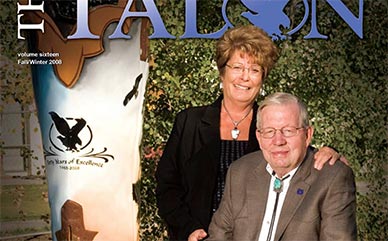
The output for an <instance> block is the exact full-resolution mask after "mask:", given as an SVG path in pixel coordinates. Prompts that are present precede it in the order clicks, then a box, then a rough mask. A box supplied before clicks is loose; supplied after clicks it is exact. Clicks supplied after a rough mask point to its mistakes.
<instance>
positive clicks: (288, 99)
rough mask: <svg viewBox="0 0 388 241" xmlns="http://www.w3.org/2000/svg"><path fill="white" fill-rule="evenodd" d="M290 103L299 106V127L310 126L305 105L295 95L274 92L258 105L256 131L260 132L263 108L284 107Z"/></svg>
mask: <svg viewBox="0 0 388 241" xmlns="http://www.w3.org/2000/svg"><path fill="white" fill-rule="evenodd" d="M292 103H296V104H297V105H298V106H299V124H300V125H301V127H308V126H309V125H310V124H309V114H308V112H307V107H306V104H305V103H304V102H303V101H301V100H300V99H299V98H298V97H296V96H295V95H292V94H289V93H284V92H276V93H273V94H270V95H269V96H267V97H266V98H265V99H264V100H263V101H262V102H261V103H260V107H259V110H258V111H257V122H256V127H257V129H259V130H260V128H261V120H260V114H261V111H262V110H263V109H264V108H265V107H267V106H271V105H285V104H292Z"/></svg>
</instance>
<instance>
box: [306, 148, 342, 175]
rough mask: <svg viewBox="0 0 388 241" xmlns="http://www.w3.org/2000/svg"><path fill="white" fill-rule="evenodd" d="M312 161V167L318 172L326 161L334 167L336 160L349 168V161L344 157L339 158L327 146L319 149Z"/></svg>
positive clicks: (337, 154)
mask: <svg viewBox="0 0 388 241" xmlns="http://www.w3.org/2000/svg"><path fill="white" fill-rule="evenodd" d="M314 159H315V162H314V167H315V168H316V169H318V170H321V169H322V167H323V165H324V164H325V163H326V162H328V161H329V164H330V165H334V163H335V162H336V161H337V160H340V161H342V162H343V163H345V164H346V165H348V166H349V161H348V160H347V159H346V158H345V157H344V156H341V155H340V154H339V153H338V152H336V151H335V150H334V149H332V148H330V147H327V146H324V147H322V148H321V149H319V151H318V152H317V153H315V155H314Z"/></svg>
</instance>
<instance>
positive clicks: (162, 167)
mask: <svg viewBox="0 0 388 241" xmlns="http://www.w3.org/2000/svg"><path fill="white" fill-rule="evenodd" d="M221 101H222V96H221V97H220V98H218V99H217V101H216V102H214V103H213V104H211V105H208V106H202V107H193V108H189V109H186V110H184V111H182V112H180V113H179V114H178V115H177V117H176V120H175V123H174V127H173V129H172V132H171V135H170V137H169V139H168V142H167V144H166V147H165V149H164V152H163V156H162V158H161V160H160V162H159V163H158V168H157V171H156V180H157V188H156V198H157V205H158V209H159V215H160V216H161V217H162V218H163V219H164V220H165V221H166V223H167V225H168V229H169V236H170V238H171V239H174V240H187V238H188V236H189V235H190V233H191V232H193V231H194V230H195V229H199V228H203V229H205V230H206V231H207V229H208V226H209V223H210V220H211V216H212V211H211V207H212V198H213V190H214V188H215V183H216V177H217V167H218V162H219V159H220V145H221V144H220V143H221V140H220V112H221ZM253 110H254V112H253V118H252V122H251V126H250V135H249V144H248V150H247V153H250V152H253V151H256V150H258V149H259V144H258V142H257V140H256V136H255V131H256V127H255V125H256V112H257V105H256V104H255V105H254V109H253Z"/></svg>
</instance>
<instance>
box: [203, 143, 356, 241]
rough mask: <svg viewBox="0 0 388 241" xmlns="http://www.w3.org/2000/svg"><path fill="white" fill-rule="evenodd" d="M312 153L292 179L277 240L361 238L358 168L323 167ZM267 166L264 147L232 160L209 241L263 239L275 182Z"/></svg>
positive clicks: (338, 163)
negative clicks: (261, 234) (318, 167)
mask: <svg viewBox="0 0 388 241" xmlns="http://www.w3.org/2000/svg"><path fill="white" fill-rule="evenodd" d="M313 154H314V153H313V152H312V151H311V150H309V151H308V154H307V156H306V158H305V160H304V161H303V163H302V164H301V166H300V167H299V169H298V170H297V172H296V173H295V175H294V176H293V178H292V180H291V183H290V187H289V189H288V192H287V195H286V198H285V200H284V204H283V208H282V211H281V214H280V217H279V223H278V226H277V229H276V232H275V239H274V240H275V241H277V240H292V241H294V240H303V241H305V240H308V241H312V240H328V241H331V240H356V239H357V229H356V197H355V194H356V193H355V183H354V176H353V172H352V170H351V168H349V167H348V166H346V165H345V164H343V163H342V162H336V163H335V165H334V166H330V165H325V166H324V167H323V169H322V170H321V171H318V170H316V169H314V167H313V162H314V161H313ZM266 165H267V162H266V161H265V160H264V158H263V155H262V153H261V151H258V152H254V153H251V154H249V155H246V156H244V157H242V158H241V159H239V160H238V161H235V162H234V163H232V165H231V166H230V167H229V171H228V174H227V179H226V184H225V185H226V187H225V191H224V196H223V200H222V201H221V204H220V207H219V208H218V210H217V211H216V213H215V214H214V215H213V219H212V222H211V224H210V227H209V235H210V238H209V239H208V240H209V241H210V240H211V241H214V240H217V241H218V240H219V241H221V240H222V241H225V240H238V241H257V240H258V237H259V232H260V230H261V225H262V220H263V218H264V212H265V206H266V203H267V196H268V188H269V186H268V185H270V180H271V176H270V174H269V173H268V172H267V171H266V169H265V167H266Z"/></svg>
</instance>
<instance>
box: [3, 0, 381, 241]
mask: <svg viewBox="0 0 388 241" xmlns="http://www.w3.org/2000/svg"><path fill="white" fill-rule="evenodd" d="M387 10H388V5H387V3H386V2H385V1H379V0H377V1H368V0H351V1H343V0H325V1H317V0H241V1H238V0H216V1H197V0H185V1H165V0H160V1H159V0H88V1H86V0H4V1H1V10H0V17H1V21H2V27H1V28H2V29H1V37H0V38H1V53H0V54H1V59H0V61H1V62H0V66H1V81H2V82H1V90H0V91H1V103H0V111H1V113H0V115H1V118H0V122H1V136H0V138H1V139H0V140H1V153H0V155H1V165H0V168H1V187H2V188H1V190H2V191H1V195H2V197H1V213H2V214H1V226H0V229H1V230H0V237H1V239H3V238H4V240H96V241H100V240H101V241H102V240H104V241H105V240H175V239H177V240H178V239H179V240H180V239H182V238H183V239H184V240H188V239H189V235H190V234H194V233H195V231H197V230H203V231H204V232H205V234H206V235H207V234H208V233H207V232H208V225H209V223H210V220H211V216H212V215H213V211H212V212H210V207H209V210H207V209H204V208H203V206H201V205H202V203H204V202H206V200H212V198H213V196H211V195H210V196H211V197H210V196H209V195H207V194H206V195H205V194H203V193H205V190H206V189H212V190H213V189H214V190H215V189H216V187H215V185H216V184H214V183H215V181H214V180H215V179H216V178H213V176H216V175H218V174H217V172H215V174H214V175H211V177H209V176H207V174H208V173H209V170H212V168H213V167H212V166H207V165H208V164H206V166H201V165H205V164H204V163H206V162H207V161H208V160H211V158H212V156H213V155H215V153H216V152H213V151H212V150H210V149H207V151H206V155H204V156H202V157H201V158H200V160H199V161H198V163H196V162H195V160H197V159H195V158H197V157H198V156H201V155H203V153H202V152H203V150H202V149H201V147H200V146H196V147H195V148H193V149H190V151H189V150H188V149H185V148H186V146H188V145H189V144H187V143H191V142H192V141H193V140H191V139H184V137H187V136H188V134H187V133H183V132H184V131H183V130H182V133H180V132H179V130H180V129H179V128H183V127H182V125H183V126H184V125H189V124H187V123H190V121H194V120H192V119H190V118H188V119H185V121H184V124H183V123H182V122H179V117H182V115H184V114H182V111H183V110H185V109H187V108H192V107H195V108H197V107H199V108H198V109H200V108H201V107H202V106H208V105H211V104H212V103H213V102H215V101H216V100H217V98H219V97H220V96H221V97H224V96H225V92H224V89H223V86H222V83H221V82H222V80H223V79H222V77H220V76H222V74H223V72H222V71H220V68H219V66H218V65H217V64H218V63H217V62H216V60H215V58H216V57H217V56H216V46H217V41H218V40H219V39H220V38H221V37H222V36H223V35H224V34H225V33H226V32H227V31H228V30H230V29H233V28H236V27H240V26H249V25H253V26H256V27H258V28H260V29H262V30H263V31H264V32H265V33H266V35H267V36H268V37H269V38H270V39H271V41H272V42H273V43H274V44H275V45H276V46H277V48H278V49H279V58H278V59H277V62H276V64H275V65H274V67H273V69H272V71H271V72H270V73H269V74H268V76H266V75H263V76H265V77H266V78H265V81H263V83H262V85H261V88H260V91H259V92H258V94H257V96H256V99H255V100H256V102H257V103H260V101H262V100H263V99H264V98H265V97H266V96H268V95H269V94H271V93H274V92H279V91H282V92H288V93H292V94H294V95H296V96H298V97H299V98H301V99H302V100H303V101H304V102H305V103H306V104H307V105H308V111H309V113H310V116H311V123H312V125H313V126H314V129H315V132H314V139H313V142H312V145H313V146H314V147H315V148H317V149H320V148H321V147H330V148H332V149H333V150H334V152H335V153H337V154H338V155H339V156H342V157H344V158H345V161H344V162H346V163H347V165H348V166H350V167H351V168H352V170H353V172H354V175H355V180H356V186H357V210H356V211H357V235H358V238H359V239H360V240H385V239H386V238H387V237H388V234H387V233H386V231H384V230H387V228H388V227H387V225H388V223H387V221H386V220H388V217H387V213H388V212H387V208H388V206H387V197H388V194H387V189H386V183H387V172H386V170H387V168H388V164H387V158H386V153H387V143H388V142H387V136H388V133H387V106H388V98H387V96H388V88H387V84H388V77H387V68H386V66H387V53H388V48H387V47H388V44H387V40H386V39H387V31H386V26H387V24H388V18H387ZM263 51H265V50H263ZM218 54H219V53H218ZM233 68H234V66H233ZM246 70H247V71H248V74H250V76H252V73H251V72H252V71H255V69H254V68H253V67H250V68H245V67H242V70H241V72H242V73H243V72H244V73H245V71H246ZM234 71H237V70H235V69H234ZM265 71H266V70H265ZM236 88H237V87H236ZM238 88H240V89H242V88H245V87H242V86H238ZM246 88H247V89H249V88H248V87H246ZM226 94H227V93H226ZM221 97H220V98H221ZM222 108H224V107H222ZM225 108H226V107H225ZM225 113H227V114H228V115H229V117H230V120H231V125H232V124H233V125H234V128H232V130H231V133H232V137H231V138H232V139H233V140H234V141H235V140H238V137H239V135H241V136H243V135H244V133H243V131H241V132H240V130H239V129H238V128H240V127H239V124H240V123H243V121H244V120H251V121H252V117H251V116H250V112H249V113H248V114H247V115H245V116H244V117H243V118H240V119H241V120H240V121H235V120H233V118H232V117H231V114H230V113H229V112H228V110H227V109H226V112H225ZM253 119H255V118H253ZM201 128H203V127H201ZM206 128H207V127H206ZM221 128H222V126H221V127H220V129H221ZM220 129H217V130H218V131H219V130H220ZM177 130H178V131H177ZM228 133H229V132H228ZM275 133H276V130H275ZM177 136H179V138H178V137H177ZM241 136H240V137H241ZM174 138H175V139H174ZM192 138H193V139H195V140H197V139H199V140H200V142H203V143H207V145H209V146H211V145H213V144H217V143H218V142H214V141H213V140H212V139H211V138H212V137H211V136H210V135H209V136H201V133H200V134H193V136H192ZM249 138H251V137H249ZM178 139H179V140H178ZM218 139H220V138H218ZM221 139H222V138H221ZM174 141H176V142H177V143H179V144H177V146H175V147H171V145H172V144H171V143H174ZM246 141H252V140H251V139H248V137H247V140H246ZM193 142H194V141H193ZM193 145H194V144H193ZM166 146H167V148H166ZM257 148H258V147H257ZM186 152H187V153H186ZM166 153H167V154H166ZM171 153H174V154H171ZM163 155H165V156H164V159H168V158H170V159H173V160H175V159H179V158H181V157H182V156H183V157H182V158H186V159H185V160H194V161H193V162H189V161H187V162H182V163H180V162H179V161H176V162H174V164H173V165H171V166H168V168H165V167H162V168H165V169H164V171H166V173H165V174H164V176H163V174H160V172H161V170H160V169H161V167H158V164H159V163H161V162H160V160H161V158H162V156H163ZM191 157H195V158H194V159H191ZM162 160H163V158H162ZM342 160H344V159H342ZM338 161H339V162H341V161H340V160H338ZM326 165H327V164H326ZM198 166H201V167H202V169H201V171H200V172H199V173H195V172H196V171H198V170H196V168H197V167H198ZM169 168H170V169H169ZM180 168H181V169H180ZM172 169H174V170H175V169H176V170H177V171H176V172H173V171H172ZM188 170H191V171H188ZM224 171H225V175H226V170H224ZM157 172H159V173H157ZM175 175H176V176H175ZM163 178H165V179H164V181H165V180H167V181H166V183H164V185H165V187H168V188H167V189H163V188H162V187H161V185H162V184H161V182H162V181H163ZM174 178H176V179H174ZM176 180H179V181H176ZM190 182H198V183H202V186H201V190H203V193H202V191H197V190H195V192H197V194H196V195H192V194H191V193H192V192H193V190H194V188H193V189H192V187H191V186H190ZM213 182H214V183H213ZM177 183H179V184H180V185H181V186H179V185H177ZM258 187H260V184H258ZM180 188H181V189H180ZM167 192H168V193H167ZM30 193H31V196H33V198H30ZM166 193H167V194H166ZM171 193H173V194H174V195H175V196H176V198H172V199H169V201H168V202H167V203H166V202H165V201H164V202H163V200H162V197H163V195H164V194H166V196H168V195H171ZM169 197H171V196H169ZM30 199H31V200H30ZM219 199H221V198H219ZM177 200H179V201H177ZM198 200H200V201H198ZM191 202H192V203H195V204H194V207H198V208H197V209H191V208H192V206H189V203H191ZM30 203H31V204H30ZM198 203H200V204H198ZM27 204H28V205H27ZM29 205H30V206H29ZM212 205H213V204H212ZM214 211H215V210H214ZM208 212H209V213H208ZM201 215H202V216H206V218H204V219H200V218H198V219H196V217H201ZM204 220H205V221H204ZM177 230H178V231H177ZM206 235H204V236H201V235H199V236H197V237H196V239H190V240H205V239H206V238H207V237H208V236H206ZM190 238H193V237H192V236H190ZM276 238H278V236H276ZM272 240H273V239H272Z"/></svg>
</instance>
